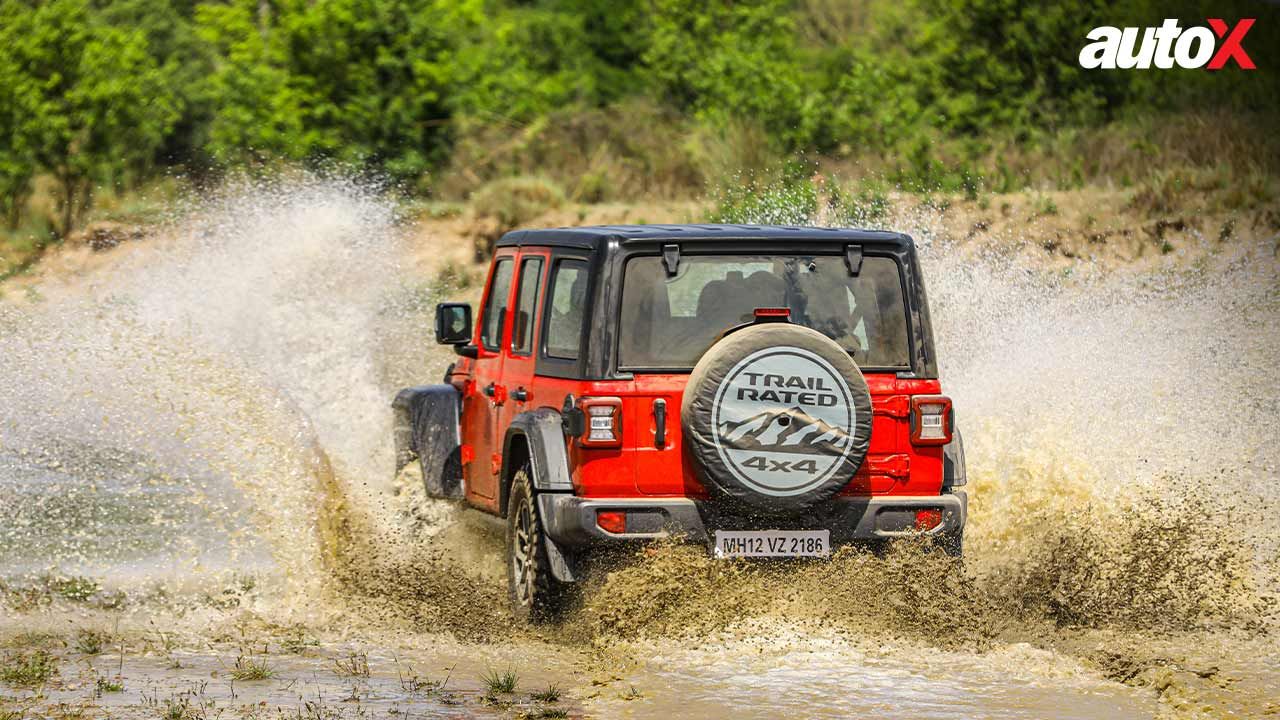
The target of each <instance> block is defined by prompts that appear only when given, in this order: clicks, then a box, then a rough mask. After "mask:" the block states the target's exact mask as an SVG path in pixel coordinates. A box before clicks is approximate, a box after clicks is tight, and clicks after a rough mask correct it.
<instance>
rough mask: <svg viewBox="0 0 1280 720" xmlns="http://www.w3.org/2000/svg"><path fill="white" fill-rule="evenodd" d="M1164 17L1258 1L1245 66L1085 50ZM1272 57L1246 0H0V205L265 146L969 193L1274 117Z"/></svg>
mask: <svg viewBox="0 0 1280 720" xmlns="http://www.w3.org/2000/svg"><path fill="white" fill-rule="evenodd" d="M1165 17H1178V18H1180V19H1182V20H1183V24H1184V25H1186V24H1197V25H1202V24H1204V18H1206V17H1222V18H1225V19H1227V20H1228V22H1231V23H1234V22H1235V20H1237V19H1239V18H1240V17H1256V18H1258V22H1257V24H1256V25H1255V27H1254V29H1253V30H1252V31H1251V33H1250V34H1249V36H1248V38H1247V40H1246V43H1245V46H1246V48H1247V49H1248V51H1249V52H1250V54H1251V55H1252V56H1253V58H1254V60H1255V61H1256V62H1257V64H1258V66H1259V68H1260V69H1259V70H1258V71H1255V72H1243V71H1239V70H1237V69H1234V68H1233V69H1228V70H1225V71H1222V72H1207V71H1203V70H1181V69H1175V70H1165V71H1148V72H1122V71H1111V72H1106V71H1085V70H1082V69H1080V68H1079V67H1078V65H1077V63H1076V57H1077V54H1078V53H1079V50H1080V48H1081V47H1082V45H1083V44H1084V42H1085V40H1084V35H1085V33H1086V32H1087V31H1088V30H1089V29H1090V28H1092V27H1095V26H1097V25H1104V24H1110V25H1139V26H1145V25H1157V24H1159V23H1160V21H1161V20H1162V19H1163V18H1165ZM1277 63H1280V9H1278V8H1277V6H1275V5H1274V4H1269V3H1265V2H1246V1H1244V0H1230V1H1228V2H1213V3H1209V2H1194V1H1193V2H1183V3H1179V4H1177V5H1171V4H1170V3H1166V2H1157V1H1156V0H1119V1H1118V2H1102V1H1101V0H1083V1H1081V2H1065V1H1064V2H1051V1H1048V0H1039V1H1033V2H1017V1H1016V0H845V1H841V0H741V1H737V2H730V1H728V0H712V1H711V2H695V1H694V0H526V1H523V2H514V1H511V0H505V1H504V0H458V1H454V2H450V1H448V0H44V1H38V0H0V88H3V92H4V102H3V103H0V209H3V211H4V214H5V216H6V217H7V219H8V222H9V223H10V225H11V226H12V225H16V224H17V223H18V222H19V220H20V218H21V215H22V213H23V211H24V207H25V206H26V203H27V199H28V197H29V196H30V195H31V193H32V187H33V179H34V178H36V177H37V176H38V175H46V176H49V177H51V178H53V179H54V181H55V182H54V186H55V190H54V193H55V196H56V199H57V202H58V208H59V212H58V215H57V217H56V218H55V222H54V227H53V233H54V235H58V234H65V233H66V232H68V231H69V230H70V229H71V228H72V227H73V226H74V224H75V223H76V220H77V218H78V216H79V215H80V214H81V213H82V212H83V210H84V209H85V208H86V207H87V206H88V204H89V202H90V200H91V192H92V188H93V187H95V186H97V185H109V186H112V187H115V188H126V189H127V188H128V187H131V186H136V185H137V184H138V183H141V182H145V181H146V180H147V179H148V178H150V177H153V176H155V175H157V174H159V173H167V172H180V173H182V174H184V175H186V176H188V177H193V178H196V179H197V180H199V179H205V178H209V177H216V176H217V175H218V174H219V173H221V172H224V171H226V170H228V169H231V168H242V167H246V166H248V167H260V166H271V165H273V164H276V163H279V162H282V161H284V162H295V163H305V164H312V165H321V166H323V165H326V164H331V163H339V164H341V165H342V166H343V167H346V168H357V169H359V170H361V171H364V172H367V173H369V174H371V175H374V176H377V177H382V178H388V179H390V180H392V181H394V182H396V183H397V184H398V186H399V187H402V188H404V189H405V190H406V191H408V192H414V193H421V194H432V193H436V194H439V193H449V192H451V193H453V194H460V195H466V194H468V193H469V192H470V191H472V190H474V187H471V186H470V185H476V184H478V183H479V182H481V181H483V180H488V179H493V178H494V177H501V176H504V175H514V174H520V173H522V172H528V171H529V170H530V168H529V167H528V166H529V165H530V164H534V165H537V164H543V165H545V164H546V163H552V162H555V163H560V165H562V166H564V167H566V168H570V170H566V172H567V173H569V174H572V175H574V176H575V177H576V178H577V179H575V180H573V183H574V186H573V187H570V190H571V191H572V192H573V194H574V196H575V197H578V198H583V199H588V200H590V199H600V198H602V197H607V196H610V195H611V194H613V195H616V194H617V193H619V192H623V191H626V192H640V193H644V192H656V191H659V190H663V189H664V188H665V189H666V190H670V188H671V187H687V186H688V185H690V184H693V183H696V182H699V181H706V180H707V179H708V178H707V174H708V173H709V172H713V171H714V170H715V169H717V168H718V169H721V170H727V169H732V168H741V167H743V166H746V165H749V164H750V163H749V162H746V161H745V160H744V157H745V156H747V155H751V154H753V153H754V154H756V155H758V156H760V157H762V158H787V157H790V158H795V157H804V156H807V157H813V156H822V157H829V158H853V159H860V158H865V159H868V161H869V162H873V164H876V165H877V166H878V167H881V168H883V169H884V171H885V173H886V174H887V176H888V179H889V180H891V181H894V182H898V183H901V184H902V185H904V186H905V187H907V188H909V189H912V188H914V189H926V190H927V189H931V188H950V189H960V188H963V189H965V190H966V191H968V190H969V189H970V188H971V187H972V185H973V184H974V183H976V182H978V181H979V180H983V181H985V182H986V183H988V184H992V183H996V184H999V183H1003V184H1004V185H1005V186H1008V185H1009V184H1010V183H1013V184H1015V185H1016V184H1017V183H1018V182H1026V181H1027V180H1026V173H1023V175H1022V176H1018V175H1017V173H1016V172H1015V171H1014V170H1012V169H1010V167H1009V166H1008V162H1007V161H1006V159H1005V158H1004V157H1003V156H1004V154H1005V152H1006V150H1007V149H1008V148H1010V147H1018V148H1026V147H1034V146H1037V145H1041V146H1045V147H1053V146H1054V145H1053V143H1055V142H1059V141H1060V138H1061V137H1062V136H1063V135H1064V134H1070V133H1073V132H1079V131H1081V130H1083V129H1089V128H1100V127H1109V126H1112V125H1116V124H1123V123H1129V124H1133V123H1139V124H1141V123H1147V126H1150V125H1151V124H1152V123H1155V124H1156V125H1159V124H1160V121H1159V118H1161V117H1164V116H1166V115H1172V114H1179V115H1185V114H1187V113H1201V114H1204V115H1206V116H1209V117H1213V116H1215V114H1216V116H1217V117H1228V118H1231V119H1232V120H1233V121H1238V122H1241V123H1243V124H1244V125H1245V126H1247V127H1252V128H1259V129H1260V132H1264V133H1267V134H1270V135H1274V121H1275V119H1276V118H1277V117H1280V112H1278V111H1280V91H1278V88H1280V82H1277V77H1276V73H1275V68H1276V67H1277ZM1152 118H1156V120H1152ZM1268 128H1269V130H1268ZM551 129H554V132H552V131H551ZM549 138H550V140H549ZM552 141H554V142H552ZM548 142H552V144H555V143H560V144H561V145H563V147H564V149H563V151H562V156H561V157H558V158H557V157H553V155H554V152H555V151H554V150H553V149H548V147H547V143H548ZM588 151H590V152H591V153H595V155H592V157H588V158H585V159H581V160H579V159H575V158H573V157H570V156H572V155H574V154H575V153H578V154H583V153H587V152H588ZM717 153H719V155H717ZM596 155H598V156H599V157H596ZM606 156H607V157H608V158H610V160H609V162H610V163H612V164H609V165H608V166H607V167H606V164H605V160H603V159H601V158H605V157H606ZM1259 157H1260V158H1261V160H1259V162H1262V163H1263V167H1267V168H1270V167H1273V166H1272V165H1270V163H1273V162H1274V147H1271V148H1269V149H1267V150H1265V151H1263V152H1261V153H1260V154H1259ZM1089 162H1090V159H1089V158H1087V157H1081V158H1078V159H1077V164H1078V165H1079V167H1080V168H1085V166H1086V165H1088V163H1089ZM575 163H576V164H575ZM708 168H710V170H709V169H708ZM534 170H535V171H536V168H534ZM1086 174H1088V173H1087V172H1086V170H1085V169H1078V170H1077V171H1075V175H1076V176H1077V179H1078V178H1079V177H1083V176H1084V175H1086ZM624 176H625V177H624ZM658 176H661V177H662V178H665V180H662V181H659V180H655V178H656V177H658ZM1019 177H1021V179H1019ZM451 178H453V179H451ZM458 178H461V179H458ZM627 178H631V179H630V180H628V179H627ZM1010 178H1013V179H1012V180H1010ZM662 182H666V183H668V185H667V186H663V185H662V184H661V183H662ZM468 183H470V185H469V184H468Z"/></svg>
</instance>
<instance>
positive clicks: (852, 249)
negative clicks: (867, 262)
mask: <svg viewBox="0 0 1280 720" xmlns="http://www.w3.org/2000/svg"><path fill="white" fill-rule="evenodd" d="M844 264H845V265H848V266H849V274H850V275H852V276H854V277H858V273H860V272H862V246H861V245H845V246H844Z"/></svg>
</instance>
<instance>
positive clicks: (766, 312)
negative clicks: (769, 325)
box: [756, 307, 791, 319]
mask: <svg viewBox="0 0 1280 720" xmlns="http://www.w3.org/2000/svg"><path fill="white" fill-rule="evenodd" d="M756 317H757V318H760V319H764V318H770V319H775V318H789V317H791V308H784V307H781V308H756Z"/></svg>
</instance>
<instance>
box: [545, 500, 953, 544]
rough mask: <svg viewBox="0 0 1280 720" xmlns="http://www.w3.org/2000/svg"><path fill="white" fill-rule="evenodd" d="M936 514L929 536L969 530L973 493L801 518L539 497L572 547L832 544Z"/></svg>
mask: <svg viewBox="0 0 1280 720" xmlns="http://www.w3.org/2000/svg"><path fill="white" fill-rule="evenodd" d="M928 509H936V510H939V511H940V512H941V513H942V522H941V524H939V525H938V526H937V527H935V528H933V529H932V530H929V531H927V532H926V533H924V534H926V535H941V534H944V533H947V532H950V531H954V530H959V529H961V528H963V527H964V523H965V518H966V515H967V512H968V496H966V495H965V493H964V491H962V490H956V491H952V492H947V493H943V494H942V495H930V496H923V497H915V496H911V497H907V496H881V497H843V496H842V497H837V498H834V499H832V500H830V501H829V502H826V503H823V504H822V505H821V506H819V507H816V508H811V509H810V510H809V511H808V512H806V513H805V514H803V515H801V516H796V517H790V516H788V517H759V516H745V515H738V514H727V513H724V512H721V511H719V510H718V509H716V508H714V507H712V506H711V504H710V503H704V502H701V501H697V500H691V499H688V498H652V499H649V498H644V499H634V498H625V499H623V498H620V499H608V498H582V497H578V496H576V495H572V494H569V493H542V494H540V495H538V510H539V512H540V514H541V516H542V522H543V525H544V527H545V528H546V532H547V535H548V537H550V538H551V539H552V540H553V541H555V542H556V543H557V544H559V545H561V546H563V547H565V548H579V547H584V546H589V545H609V544H620V543H626V542H631V541H639V540H655V539H659V538H664V537H671V536H682V537H684V538H686V539H687V540H689V541H690V542H696V543H706V542H708V541H709V538H710V537H711V536H712V533H714V531H715V530H717V529H720V530H751V529H774V530H830V531H831V542H832V543H833V544H840V543H848V542H853V541H858V540H877V539H891V538H895V537H904V536H907V535H914V534H917V532H916V530H915V517H916V512H917V511H919V510H928ZM601 511H621V512H625V513H627V532H626V533H611V532H608V531H606V530H603V529H602V528H600V526H599V525H597V524H596V514H597V513H598V512H601Z"/></svg>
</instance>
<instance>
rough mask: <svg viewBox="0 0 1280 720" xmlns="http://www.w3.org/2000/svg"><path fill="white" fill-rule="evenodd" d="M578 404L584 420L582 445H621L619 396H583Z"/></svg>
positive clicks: (580, 442)
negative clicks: (584, 427)
mask: <svg viewBox="0 0 1280 720" xmlns="http://www.w3.org/2000/svg"><path fill="white" fill-rule="evenodd" d="M578 406H579V407H580V408H582V414H583V416H584V420H585V422H586V429H585V430H583V432H582V437H580V438H578V442H579V444H581V445H582V446H583V447H619V446H621V445H622V400H621V399H620V398H616V397H612V398H583V399H582V400H581V401H580V402H579V403H578Z"/></svg>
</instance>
